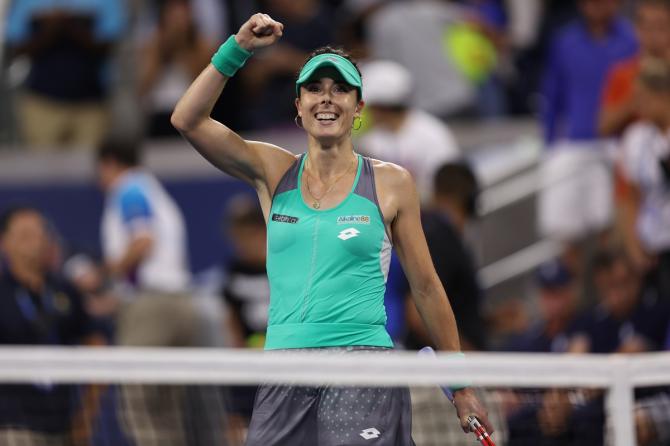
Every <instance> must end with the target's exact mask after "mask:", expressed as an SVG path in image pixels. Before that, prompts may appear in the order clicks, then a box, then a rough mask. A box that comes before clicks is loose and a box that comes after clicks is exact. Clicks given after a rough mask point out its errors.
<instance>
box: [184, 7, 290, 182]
mask: <svg viewBox="0 0 670 446" xmlns="http://www.w3.org/2000/svg"><path fill="white" fill-rule="evenodd" d="M283 28H284V27H283V25H282V24H281V23H279V22H276V21H274V20H273V19H272V18H270V16H268V15H267V14H260V13H259V14H254V15H253V16H251V18H250V19H249V20H247V22H246V23H244V24H243V25H242V27H241V28H240V30H239V31H238V33H237V34H236V35H235V36H232V37H231V38H230V39H229V40H228V41H227V42H226V43H224V44H223V45H222V46H221V48H220V49H219V52H217V54H216V55H215V56H214V57H213V58H212V63H211V64H209V65H208V66H207V67H206V68H205V69H204V70H203V72H202V73H200V75H199V76H198V77H197V78H196V80H195V81H194V82H193V83H192V84H191V86H190V87H189V88H188V90H187V91H186V93H185V94H184V96H182V98H181V99H180V100H179V102H178V103H177V106H176V107H175V109H174V112H173V113H172V119H171V121H172V125H174V126H175V128H176V129H177V130H179V132H180V133H181V134H182V135H183V136H184V138H186V139H187V140H188V141H189V142H190V143H191V144H192V145H193V147H195V148H196V150H198V152H200V154H201V155H202V156H203V157H205V158H206V159H207V160H208V161H209V162H210V163H212V164H213V165H214V166H216V167H218V168H219V169H221V170H222V171H224V172H226V173H228V174H229V175H232V176H234V177H237V178H240V179H242V180H244V181H246V182H248V183H250V184H251V185H252V186H254V187H255V188H256V189H257V190H258V191H259V195H260V193H261V191H262V190H267V192H268V193H270V192H271V191H270V190H269V189H270V188H271V187H272V184H276V182H277V181H278V179H279V177H280V176H281V174H283V172H284V171H285V170H286V169H287V168H288V166H289V165H290V164H291V163H292V162H293V161H294V160H295V157H294V156H293V155H292V154H291V153H290V152H288V151H285V150H282V149H280V148H279V147H276V146H273V145H271V144H267V143H261V142H252V141H245V140H244V139H242V138H241V137H240V136H239V135H238V134H237V133H235V132H234V131H233V130H231V129H230V128H228V127H226V126H225V125H223V124H221V123H220V122H217V121H215V120H214V119H212V118H211V116H210V115H211V113H212V109H213V108H214V104H215V103H216V101H217V99H218V98H219V96H220V95H221V92H222V91H223V88H224V86H225V85H226V82H227V81H228V79H229V77H231V76H232V75H233V74H234V73H235V71H236V70H237V69H238V68H240V67H241V66H242V65H243V64H244V61H245V60H246V58H248V57H250V56H251V53H252V52H253V51H254V50H256V49H258V48H263V47H266V46H268V45H271V44H273V43H274V42H276V41H277V40H278V39H279V38H280V37H281V35H282V32H283Z"/></svg>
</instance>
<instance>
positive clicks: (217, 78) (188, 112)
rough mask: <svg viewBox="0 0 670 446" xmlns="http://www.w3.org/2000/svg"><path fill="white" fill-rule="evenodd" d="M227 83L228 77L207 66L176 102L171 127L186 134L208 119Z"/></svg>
mask: <svg viewBox="0 0 670 446" xmlns="http://www.w3.org/2000/svg"><path fill="white" fill-rule="evenodd" d="M227 81H228V77H226V76H224V75H223V74H221V73H220V72H219V71H218V70H217V69H216V68H214V66H212V65H211V64H210V65H208V66H207V67H206V68H205V69H204V70H203V71H202V73H200V75H199V76H198V77H197V78H196V80H195V81H193V83H192V84H191V86H190V87H189V88H188V90H186V93H184V96H182V98H181V99H180V100H179V102H177V106H176V107H175V109H174V112H173V113H172V119H171V121H172V125H174V126H175V127H176V128H177V130H179V131H180V132H182V133H188V132H189V131H191V130H193V129H195V128H197V127H198V125H199V124H201V123H202V122H203V121H205V120H207V119H209V117H210V115H211V114H212V109H213V108H214V104H216V101H217V100H218V99H219V96H221V92H222V91H223V88H224V86H225V85H226V82H227Z"/></svg>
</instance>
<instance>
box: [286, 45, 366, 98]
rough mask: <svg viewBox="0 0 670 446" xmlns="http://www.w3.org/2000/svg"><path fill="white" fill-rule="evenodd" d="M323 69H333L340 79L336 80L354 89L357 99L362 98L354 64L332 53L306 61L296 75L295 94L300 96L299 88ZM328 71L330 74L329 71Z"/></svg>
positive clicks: (360, 83)
mask: <svg viewBox="0 0 670 446" xmlns="http://www.w3.org/2000/svg"><path fill="white" fill-rule="evenodd" d="M323 68H335V70H336V73H338V74H339V75H340V76H341V79H336V80H343V81H344V82H346V83H347V84H349V85H351V86H352V87H355V88H356V89H357V90H358V95H359V97H360V98H362V97H363V81H362V80H361V75H360V74H358V70H357V69H356V67H355V66H354V64H352V63H351V62H349V60H347V59H346V58H345V57H342V56H340V55H337V54H333V53H324V54H319V55H318V56H314V57H312V58H311V59H310V60H308V61H307V63H306V64H305V66H304V67H302V70H301V71H300V74H299V75H298V80H297V81H295V94H296V95H297V96H300V86H301V85H302V84H304V83H306V82H309V81H311V80H314V79H315V76H314V75H315V74H317V73H316V72H317V71H319V70H321V69H323ZM328 71H330V72H331V73H332V71H331V70H328Z"/></svg>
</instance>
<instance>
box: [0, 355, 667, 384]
mask: <svg viewBox="0 0 670 446" xmlns="http://www.w3.org/2000/svg"><path fill="white" fill-rule="evenodd" d="M668 370H670V353H650V354H637V355H556V354H508V353H472V354H468V355H467V357H466V358H465V359H463V360H460V361H453V360H450V359H449V358H448V357H447V355H441V354H439V353H438V355H437V357H436V358H425V357H418V356H417V355H416V354H415V353H413V352H403V351H397V352H393V353H392V354H388V355H379V354H372V355H365V354H357V355H341V354H340V355H332V356H331V355H324V354H322V353H320V354H318V355H314V354H310V353H305V352H300V353H290V354H268V353H265V352H262V351H254V350H227V349H185V348H180V349H167V348H128V347H106V348H86V347H71V348H68V347H30V348H20V347H3V348H0V381H3V382H14V383H28V382H49V383H85V382H98V383H102V382H109V383H133V382H142V383H153V384H158V383H174V384H178V383H191V384H251V383H259V382H273V383H291V384H303V385H318V384H324V383H329V384H356V385H378V386H394V385H409V384H412V385H438V384H441V385H448V384H450V383H454V382H456V383H457V382H463V381H465V380H467V381H469V382H472V383H473V384H474V385H476V386H496V387H498V386H513V387H542V386H553V387H580V386H584V387H610V386H612V385H613V384H614V383H615V382H617V381H619V382H620V381H621V380H622V379H624V380H625V381H627V383H628V384H629V385H632V386H654V385H662V384H667V383H668V379H669V378H670V373H668Z"/></svg>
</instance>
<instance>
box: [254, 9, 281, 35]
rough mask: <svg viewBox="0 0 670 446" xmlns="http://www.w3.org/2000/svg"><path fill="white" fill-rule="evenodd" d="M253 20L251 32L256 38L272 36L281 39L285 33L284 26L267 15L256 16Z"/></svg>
mask: <svg viewBox="0 0 670 446" xmlns="http://www.w3.org/2000/svg"><path fill="white" fill-rule="evenodd" d="M251 20H252V21H253V24H252V28H251V31H252V32H253V33H254V35H255V36H256V37H267V36H271V35H275V36H277V37H279V36H281V35H282V33H283V30H284V25H283V24H281V23H280V22H277V21H276V20H274V19H272V17H270V16H269V15H267V14H262V13H258V14H254V15H253V16H252V17H251Z"/></svg>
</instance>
